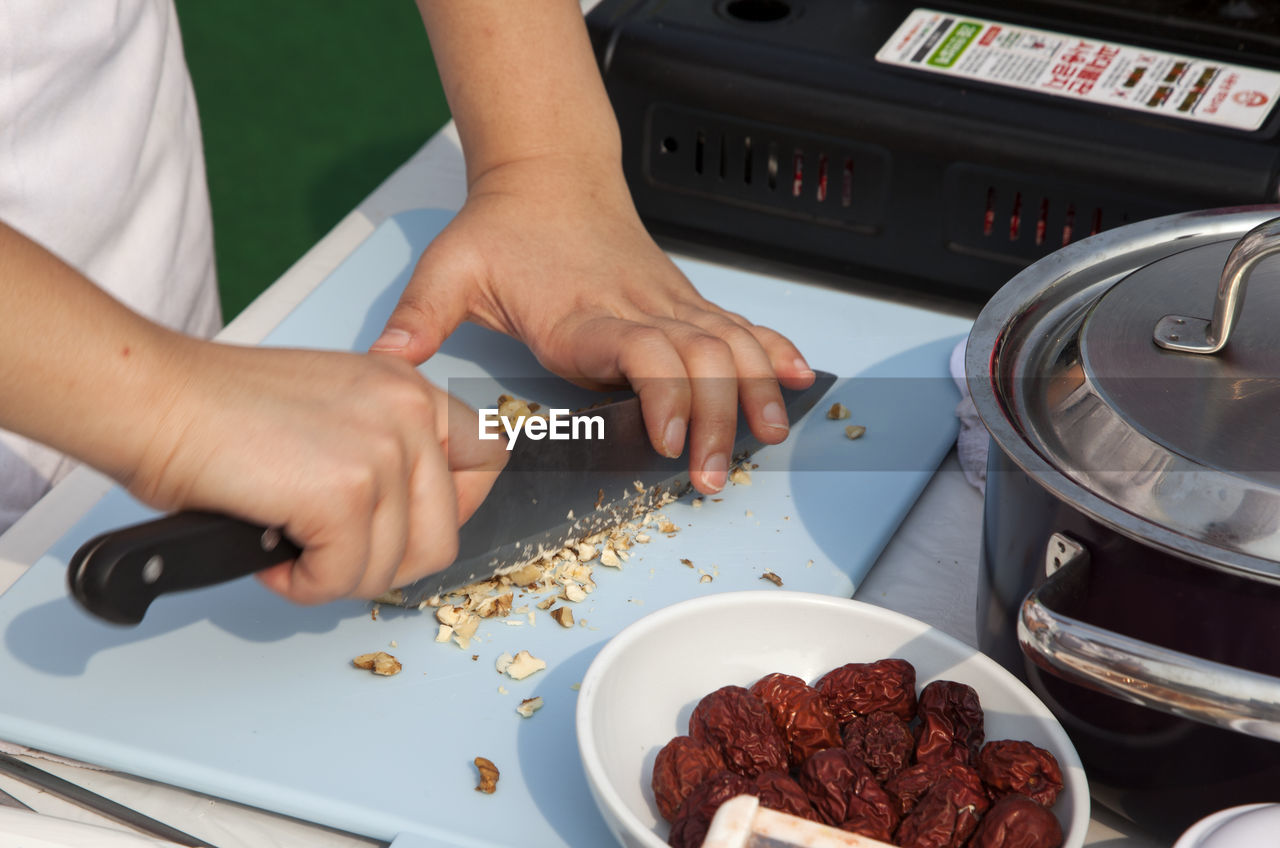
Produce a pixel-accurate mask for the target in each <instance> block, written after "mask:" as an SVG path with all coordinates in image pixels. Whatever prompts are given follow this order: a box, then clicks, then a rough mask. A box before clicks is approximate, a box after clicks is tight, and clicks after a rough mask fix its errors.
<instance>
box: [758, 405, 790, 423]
mask: <svg viewBox="0 0 1280 848" xmlns="http://www.w3.org/2000/svg"><path fill="white" fill-rule="evenodd" d="M760 417H761V418H763V419H764V423H766V424H768V425H769V426H770V427H777V428H778V429H780V430H786V429H787V428H788V427H789V426H790V424H789V422H788V421H787V412H786V410H784V409H783V408H782V404H780V403H778V402H777V401H776V400H771V401H769V402H768V403H766V404H765V405H764V409H763V410H762V411H761V413H760Z"/></svg>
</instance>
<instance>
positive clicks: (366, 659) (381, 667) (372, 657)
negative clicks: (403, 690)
mask: <svg viewBox="0 0 1280 848" xmlns="http://www.w3.org/2000/svg"><path fill="white" fill-rule="evenodd" d="M351 663H352V665H354V666H355V667H356V668H364V669H368V670H369V671H372V672H373V673H374V674H381V675H382V676H383V677H390V676H391V675H393V674H399V673H400V668H401V666H400V661H399V660H398V659H396V658H395V657H393V656H391V655H390V654H388V653H387V652H386V651H378V652H377V653H374V654H361V655H360V656H358V657H356V658H355V659H353V660H352V661H351Z"/></svg>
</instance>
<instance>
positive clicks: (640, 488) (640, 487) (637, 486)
mask: <svg viewBox="0 0 1280 848" xmlns="http://www.w3.org/2000/svg"><path fill="white" fill-rule="evenodd" d="M631 485H632V486H635V489H636V491H637V492H639V493H640V494H642V495H643V494H644V483H641V482H640V481H639V480H632V481H631Z"/></svg>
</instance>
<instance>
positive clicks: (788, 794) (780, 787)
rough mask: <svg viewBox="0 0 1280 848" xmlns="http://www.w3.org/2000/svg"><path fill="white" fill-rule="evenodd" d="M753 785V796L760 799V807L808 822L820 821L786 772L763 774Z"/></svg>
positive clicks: (806, 798) (798, 785)
mask: <svg viewBox="0 0 1280 848" xmlns="http://www.w3.org/2000/svg"><path fill="white" fill-rule="evenodd" d="M755 784H756V786H755V796H756V797H757V798H759V799H760V806H762V807H768V808H769V809H770V810H777V811H778V812H780V813H789V814H790V815H793V816H798V817H800V818H802V819H808V820H809V821H815V822H816V821H820V819H819V818H818V812H817V810H815V809H814V808H813V805H812V804H810V803H809V796H808V795H805V794H804V789H802V788H801V787H800V784H799V783H796V782H795V780H794V779H792V777H791V775H789V774H787V773H786V772H784V771H766V772H763V773H761V774H758V775H756V780H755Z"/></svg>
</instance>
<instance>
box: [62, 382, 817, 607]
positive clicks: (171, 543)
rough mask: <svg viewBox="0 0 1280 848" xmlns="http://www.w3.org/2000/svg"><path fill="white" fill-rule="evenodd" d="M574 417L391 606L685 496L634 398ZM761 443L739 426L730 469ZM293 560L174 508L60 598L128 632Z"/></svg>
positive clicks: (93, 547) (93, 552) (254, 529)
mask: <svg viewBox="0 0 1280 848" xmlns="http://www.w3.org/2000/svg"><path fill="white" fill-rule="evenodd" d="M834 382H835V377H834V375H832V374H828V373H826V372H822V371H819V372H817V376H816V378H815V380H814V382H813V384H812V385H811V386H809V387H808V388H806V389H799V390H788V389H784V390H783V402H784V404H785V406H786V408H787V416H788V419H789V420H790V421H792V422H793V423H794V422H796V421H798V420H799V419H800V418H801V417H802V416H803V415H804V414H805V413H807V412H808V411H809V410H810V409H812V408H813V406H814V404H816V403H817V402H818V400H819V399H821V398H822V396H823V395H825V394H826V392H827V390H828V389H829V388H830V387H831V385H832V383H834ZM579 416H583V417H586V418H598V419H599V421H600V425H599V427H598V428H595V427H594V426H593V433H594V432H598V433H599V438H579V439H560V440H553V439H541V440H534V439H532V438H529V437H528V436H525V437H523V438H520V439H518V440H517V441H516V443H515V444H514V445H513V447H512V452H511V457H510V458H509V460H508V463H507V467H506V469H505V470H504V471H503V472H502V473H501V474H500V475H499V476H498V479H497V480H496V481H495V483H494V485H493V488H492V489H491V490H490V492H489V494H488V496H487V497H486V498H485V500H484V502H483V503H482V504H481V505H480V507H479V508H478V509H477V510H476V512H475V513H474V514H473V515H472V516H471V518H470V519H468V521H467V522H466V523H465V524H464V525H463V526H462V528H461V529H460V530H459V531H458V555H457V557H456V558H455V560H454V562H453V564H452V565H450V566H449V567H448V568H446V569H444V570H443V571H440V572H437V573H436V574H432V575H430V576H428V577H425V578H423V579H421V580H418V581H417V582H415V583H413V584H411V585H409V586H406V587H404V588H403V589H401V590H398V591H397V593H396V596H397V602H398V603H401V604H402V605H404V606H416V605H418V604H419V603H421V602H422V601H423V600H425V599H427V598H430V597H432V596H434V595H440V594H444V593H446V592H448V591H450V590H453V589H457V588H459V587H461V586H465V585H467V584H468V583H471V582H474V581H476V580H481V579H484V578H487V577H491V576H493V575H495V574H500V573H504V572H506V571H509V570H511V569H514V568H517V567H519V566H520V565H522V564H524V563H526V562H528V561H529V560H531V559H533V558H536V557H537V556H538V555H539V554H540V553H541V552H543V551H553V550H559V549H560V548H562V547H563V546H564V545H565V544H567V543H568V542H571V541H574V540H576V539H581V538H583V537H585V536H589V535H592V534H594V533H598V532H601V531H604V530H609V529H612V528H615V527H618V526H621V525H622V524H624V523H626V522H627V521H629V520H631V519H633V518H635V517H637V516H640V515H643V514H644V513H645V512H647V511H649V510H652V509H654V508H656V507H657V506H659V505H661V504H663V503H668V502H670V500H672V499H674V498H676V497H679V496H680V495H682V494H684V493H685V492H686V491H688V489H689V488H690V483H689V472H688V469H687V467H686V466H687V460H686V459H681V458H668V457H664V456H661V455H659V454H658V453H657V452H655V451H654V450H653V448H652V447H651V446H650V444H649V438H648V435H647V433H646V431H645V428H644V419H643V417H642V416H641V412H640V400H639V398H637V397H629V398H627V399H625V400H620V401H617V402H614V403H609V404H605V405H602V406H599V407H594V408H591V409H589V410H585V411H583V412H581V413H579ZM761 446H762V445H761V443H760V442H759V441H758V440H757V439H756V438H755V437H754V436H753V435H752V434H751V431H750V430H749V429H748V427H747V425H746V423H745V422H744V421H742V420H739V423H738V431H737V434H736V436H735V438H734V452H733V461H734V463H738V462H741V461H742V460H743V459H744V458H745V457H747V456H749V455H750V454H752V453H754V452H755V451H756V450H757V449H759V448H760V447H761ZM300 554H301V548H299V547H298V545H297V544H295V543H294V542H293V541H292V540H290V539H289V538H287V537H286V536H284V535H283V534H282V533H281V532H280V530H279V529H278V528H273V527H263V526H261V525H256V524H252V523H250V522H247V521H243V520H241V519H238V518H233V517H231V516H228V515H223V514H219V513H210V512H198V511H184V512H178V513H173V514H171V515H167V516H164V517H161V518H157V519H154V520H151V521H146V522H142V523H140V524H134V525H131V526H128V527H124V528H119V529H116V530H110V531H108V532H106V533H103V534H101V535H99V536H95V537H94V538H92V539H90V540H89V541H87V542H85V543H84V544H83V545H81V546H80V548H79V550H77V551H76V553H75V554H74V555H73V556H72V557H71V560H70V561H69V563H68V567H67V580H68V584H69V586H70V590H71V594H72V597H74V598H75V599H76V600H77V601H78V602H79V603H80V605H81V606H82V607H84V608H85V609H86V610H88V611H89V612H90V613H93V614H94V615H96V616H98V617H100V618H102V619H105V620H106V621H110V622H114V623H117V624H128V625H134V624H138V623H139V622H141V621H142V618H143V616H144V615H145V613H146V611H147V608H148V607H149V606H150V605H151V602H152V601H154V600H155V599H156V598H157V597H159V596H160V595H163V594H167V593H170V592H180V591H186V590H189V589H198V588H202V587H206V586H211V585H215V584H218V583H223V582H226V581H228V580H233V579H235V578H238V577H244V576H246V575H249V574H253V573H255V572H257V571H261V570H262V569H264V568H267V567H269V566H272V565H276V564H278V563H281V562H286V561H288V560H291V559H296V558H297V557H298V556H299V555H300Z"/></svg>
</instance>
